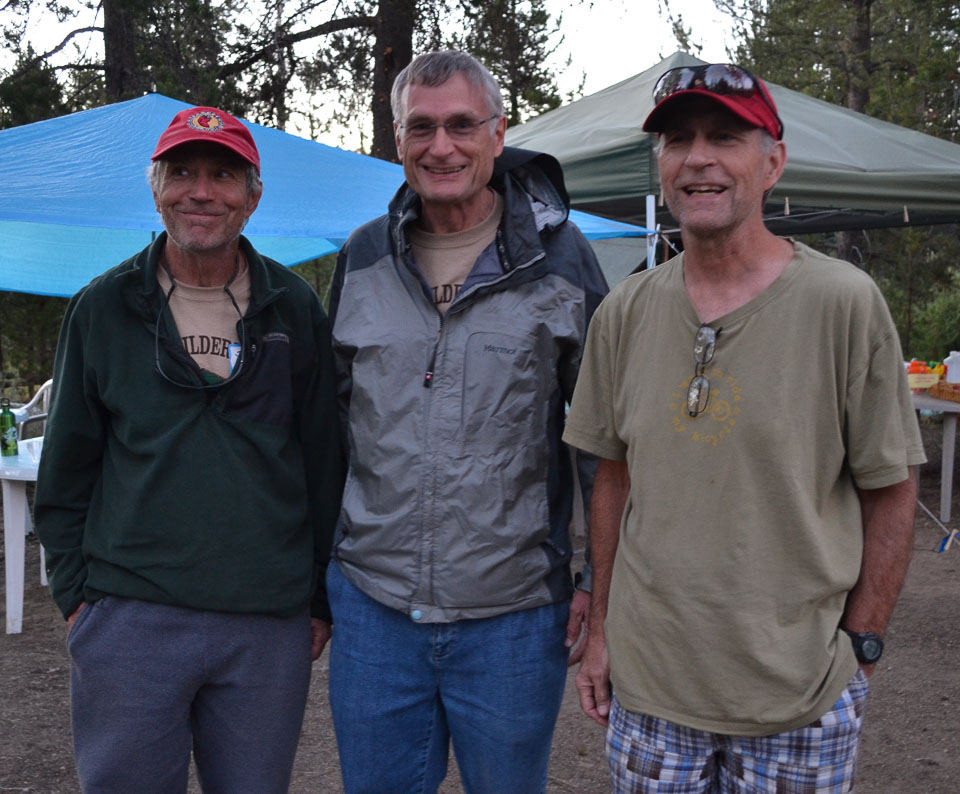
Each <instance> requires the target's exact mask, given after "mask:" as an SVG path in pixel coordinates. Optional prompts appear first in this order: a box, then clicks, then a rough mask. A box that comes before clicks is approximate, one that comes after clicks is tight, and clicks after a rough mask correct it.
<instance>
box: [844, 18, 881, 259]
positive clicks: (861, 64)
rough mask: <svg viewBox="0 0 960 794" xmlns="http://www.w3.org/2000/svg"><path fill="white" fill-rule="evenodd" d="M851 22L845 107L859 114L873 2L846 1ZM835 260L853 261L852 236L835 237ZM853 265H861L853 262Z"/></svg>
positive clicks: (866, 96)
mask: <svg viewBox="0 0 960 794" xmlns="http://www.w3.org/2000/svg"><path fill="white" fill-rule="evenodd" d="M849 4H850V6H851V8H852V9H853V19H852V24H851V28H850V30H849V31H848V32H847V35H846V36H845V37H844V41H843V51H844V54H845V55H846V56H847V68H848V79H849V83H848V85H847V107H848V108H850V109H851V110H855V111H857V112H858V113H863V112H864V111H865V110H866V108H867V103H868V102H869V101H870V71H871V69H872V64H871V62H870V44H871V38H870V37H871V33H872V31H871V24H870V6H871V5H872V4H873V0H850V2H849ZM837 258H839V259H843V260H846V261H847V262H851V261H853V232H850V231H842V232H838V233H837ZM855 264H858V265H859V264H861V263H860V262H857V263H855Z"/></svg>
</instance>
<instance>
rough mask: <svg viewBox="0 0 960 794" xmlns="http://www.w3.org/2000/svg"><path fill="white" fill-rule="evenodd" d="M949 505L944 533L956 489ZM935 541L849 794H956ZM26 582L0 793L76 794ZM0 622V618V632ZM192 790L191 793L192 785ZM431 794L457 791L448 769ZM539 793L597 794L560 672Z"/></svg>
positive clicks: (325, 775)
mask: <svg viewBox="0 0 960 794" xmlns="http://www.w3.org/2000/svg"><path fill="white" fill-rule="evenodd" d="M923 424H924V427H923V430H924V439H925V443H926V448H927V456H928V458H929V459H930V461H931V462H930V463H928V464H927V465H926V466H925V467H924V469H923V471H922V474H921V496H922V500H923V501H924V503H925V504H926V505H928V506H929V507H930V508H931V509H932V510H934V511H935V512H936V511H937V507H938V505H939V482H940V433H941V426H940V424H939V422H938V421H937V420H936V418H932V419H926V418H925V419H924V422H923ZM954 496H955V498H954V504H953V513H954V515H955V517H956V518H955V520H954V521H953V522H952V525H953V526H954V527H956V526H958V525H960V487H958V486H956V485H955V488H954ZM942 537H943V532H942V531H941V530H940V528H939V527H938V526H937V525H936V524H935V523H934V522H933V521H931V520H930V519H929V517H928V516H927V515H926V514H925V513H924V512H923V511H921V510H918V512H917V521H916V539H915V544H914V553H913V558H912V561H911V564H910V572H909V574H908V576H907V582H906V585H905V587H904V590H903V594H902V595H901V598H900V601H899V604H898V606H897V610H896V612H895V614H894V618H893V621H892V623H891V625H890V628H889V631H888V633H887V650H886V653H885V654H884V657H883V659H882V660H881V662H880V665H879V669H878V671H877V673H876V674H875V675H874V676H873V679H872V682H871V687H872V691H871V694H870V700H869V701H868V708H867V715H866V721H865V727H864V732H863V745H862V752H861V757H860V771H859V783H858V786H857V792H858V794H957V792H960V662H958V655H960V629H958V626H960V621H958V613H960V587H958V583H960V573H958V572H960V541H958V542H956V543H955V545H954V546H952V547H951V548H950V549H949V550H948V551H946V552H945V553H942V554H940V553H938V552H937V547H938V546H939V544H940V540H941V538H942ZM27 576H28V581H27V589H26V594H25V599H24V601H25V605H24V619H23V627H24V629H23V633H22V634H20V635H5V634H4V635H0V792H7V791H16V792H40V793H41V794H74V792H77V791H79V787H78V785H77V782H76V776H75V773H74V768H73V758H72V754H71V739H70V723H69V715H68V682H67V678H68V669H69V662H68V658H67V654H66V650H65V647H64V637H65V626H64V623H63V621H62V619H61V618H60V616H59V613H58V612H57V611H56V609H55V608H54V606H53V603H52V601H51V600H50V598H49V594H48V592H47V591H46V589H45V588H43V587H41V585H40V582H39V548H38V545H37V542H36V540H35V538H33V537H32V536H31V537H30V538H28V541H27ZM3 586H4V587H5V582H4V585H3ZM0 606H2V605H0ZM4 623H5V614H4V613H3V611H2V610H0V626H2V625H4ZM326 686H327V665H326V654H324V656H323V657H322V658H321V660H320V661H319V662H317V664H316V665H315V667H314V677H313V684H312V687H311V691H310V700H309V703H308V706H307V715H306V719H305V723H304V729H303V736H302V738H301V742H300V750H299V753H298V755H297V761H296V766H295V769H294V777H293V784H292V787H291V790H292V791H293V792H295V793H296V794H300V793H301V792H304V793H306V792H319V794H328V793H329V794H335V793H336V792H341V791H342V788H341V785H340V778H339V772H338V768H337V760H336V746H335V743H334V739H333V730H332V727H331V723H330V715H329V709H328V706H327V696H326ZM192 791H198V789H197V788H196V786H195V785H193V786H192ZM440 791H441V792H442V794H454V793H455V792H461V791H462V789H461V787H460V785H459V780H458V777H457V772H456V765H455V763H453V762H452V761H451V765H450V774H449V775H448V778H447V780H446V781H445V782H444V784H443V786H442V787H441V789H440ZM547 791H548V792H551V793H552V794H569V792H579V793H580V794H600V793H601V792H606V791H608V787H607V777H606V766H605V761H604V758H603V736H602V731H601V730H600V729H599V728H598V727H597V726H595V725H594V724H593V723H591V722H590V721H589V720H587V718H586V717H584V716H583V715H582V714H581V713H580V711H579V707H578V706H577V704H576V694H575V691H574V689H573V673H572V672H571V674H570V676H569V678H568V682H567V693H566V696H565V699H564V704H563V707H562V710H561V714H560V720H559V723H558V725H557V731H556V736H555V738H554V745H553V756H552V761H551V771H550V780H549V785H548V787H547ZM118 794H127V793H126V792H123V793H120V792H118ZM390 794H392V793H390Z"/></svg>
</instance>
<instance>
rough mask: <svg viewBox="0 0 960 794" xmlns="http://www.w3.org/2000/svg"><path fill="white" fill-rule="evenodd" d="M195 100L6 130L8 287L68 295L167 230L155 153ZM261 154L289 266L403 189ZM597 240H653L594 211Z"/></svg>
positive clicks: (272, 134) (359, 166) (256, 219)
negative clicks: (154, 189) (156, 196)
mask: <svg viewBox="0 0 960 794" xmlns="http://www.w3.org/2000/svg"><path fill="white" fill-rule="evenodd" d="M186 107H189V105H188V104H186V103H184V102H179V101H177V100H175V99H169V98H168V97H165V96H161V95H160V94H148V95H147V96H143V97H140V98H139V99H133V100H130V101H128V102H119V103H117V104H114V105H107V106H105V107H100V108H95V109H93V110H85V111H83V112H80V113H74V114H71V115H69V116H62V117H60V118H56V119H49V120H47V121H40V122H37V123H35V124H27V125H24V126H22V127H14V128H12V129H7V130H0V290H6V291H13V292H32V293H36V294H40V295H62V296H69V295H72V294H74V293H75V292H76V291H77V290H78V289H80V288H81V287H82V286H84V285H85V284H86V283H87V282H89V281H90V279H92V278H93V277H95V276H97V275H99V274H100V273H102V272H103V271H105V270H107V269H108V268H110V267H112V266H113V265H116V264H119V263H120V262H121V261H123V260H124V259H126V258H127V257H129V256H131V255H132V254H134V253H136V252H137V251H139V250H140V249H141V248H143V247H144V246H145V245H147V244H148V243H149V242H150V240H151V239H152V237H153V235H154V234H155V233H157V232H159V231H160V230H161V229H162V228H163V227H162V225H161V222H160V216H159V215H158V214H157V211H156V210H155V209H154V206H153V197H152V195H151V191H150V186H149V184H148V182H147V167H148V166H149V164H150V155H151V154H152V153H153V148H154V146H155V145H156V142H157V139H158V138H159V137H160V134H161V133H162V132H163V130H164V129H165V128H166V127H167V125H168V124H169V123H170V120H171V119H172V118H173V117H174V115H176V113H178V112H179V111H181V110H183V109H184V108H186ZM244 123H246V124H247V126H248V127H249V128H250V131H251V133H252V134H253V137H254V140H255V141H256V143H257V148H258V149H259V150H260V157H261V168H262V176H263V183H264V191H263V199H262V200H261V202H260V206H259V207H258V209H257V211H256V212H255V213H254V214H253V216H252V217H251V219H250V223H249V225H248V226H247V228H246V230H245V234H246V235H247V236H248V237H249V238H250V240H251V242H253V244H254V246H256V248H257V249H258V250H259V251H261V252H262V253H264V254H266V255H267V256H270V257H273V258H274V259H276V260H278V261H280V262H283V263H284V264H286V265H295V264H298V263H299V262H305V261H307V260H310V259H314V258H316V257H318V256H323V255H324V254H328V253H331V252H333V251H336V250H337V249H338V248H339V247H340V245H341V244H342V243H343V241H344V240H345V239H346V238H347V236H348V235H349V234H350V232H351V231H352V230H353V229H355V228H356V227H357V226H359V225H360V224H361V223H364V222H366V221H368V220H370V219H371V218H374V217H376V216H378V215H381V214H383V212H384V211H385V210H386V207H387V203H388V201H389V200H390V198H391V197H392V196H393V194H394V193H395V192H396V190H397V188H398V187H399V186H400V184H401V183H402V182H403V169H402V168H401V167H400V166H399V165H396V164H394V163H388V162H385V161H383V160H377V159H375V158H373V157H367V156H366V155H362V154H356V153H354V152H347V151H343V150H342V149H337V148H334V147H332V146H326V145H324V144H322V143H317V142H316V141H309V140H306V139H304V138H299V137H297V136H295V135H290V134H289V133H285V132H281V131H280V130H275V129H271V128H269V127H262V126H260V125H258V124H250V123H247V122H244ZM571 217H572V219H573V220H574V221H575V222H576V223H577V225H578V226H579V227H580V228H581V229H582V230H583V232H584V234H585V235H586V236H587V238H588V239H595V240H596V239H605V238H611V237H623V236H631V237H633V236H643V235H644V234H645V233H646V232H645V230H644V229H640V228H638V227H636V226H629V225H627V224H623V223H617V222H616V221H608V220H605V219H603V218H596V217H594V216H591V215H585V214H583V213H573V214H572V216H571Z"/></svg>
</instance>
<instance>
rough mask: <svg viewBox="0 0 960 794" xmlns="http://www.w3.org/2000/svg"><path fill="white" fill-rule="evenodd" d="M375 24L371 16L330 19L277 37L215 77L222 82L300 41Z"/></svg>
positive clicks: (229, 64)
mask: <svg viewBox="0 0 960 794" xmlns="http://www.w3.org/2000/svg"><path fill="white" fill-rule="evenodd" d="M375 24H376V18H375V17H372V16H356V17H343V18H342V19H331V20H330V21H328V22H324V23H322V24H320V25H315V26H314V27H312V28H308V29H307V30H301V31H300V32H299V33H289V34H287V35H285V36H279V37H277V39H276V40H274V41H272V42H271V43H270V44H268V45H267V46H265V47H261V48H260V49H258V50H256V51H255V52H253V53H251V54H250V55H247V56H245V57H243V58H241V59H240V60H239V61H234V62H233V63H228V64H227V65H226V66H224V67H223V68H222V69H220V71H219V72H217V77H218V79H220V80H223V79H224V78H225V77H231V76H233V75H235V74H240V73H241V72H242V71H244V69H246V68H248V67H249V66H252V65H253V64H255V63H256V62H257V61H259V60H261V59H262V58H263V57H264V56H266V55H269V54H270V53H271V52H273V51H274V50H277V49H280V48H283V47H289V46H290V45H292V44H296V43H297V42H300V41H306V40H307V39H312V38H315V37H317V36H325V35H326V34H327V33H336V32H337V31H338V30H348V29H350V28H373V27H374V25H375Z"/></svg>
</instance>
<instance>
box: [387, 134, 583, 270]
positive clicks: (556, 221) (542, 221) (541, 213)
mask: <svg viewBox="0 0 960 794" xmlns="http://www.w3.org/2000/svg"><path fill="white" fill-rule="evenodd" d="M489 185H490V187H492V188H493V189H494V190H496V191H497V192H498V193H500V194H501V195H502V196H503V214H504V221H505V222H504V223H502V224H501V229H502V233H503V247H504V250H503V251H502V253H503V254H504V262H503V267H504V270H506V271H509V270H512V269H513V268H515V267H516V266H517V265H519V264H522V263H524V262H528V261H530V260H532V259H535V258H537V257H539V256H541V255H542V253H543V246H542V244H541V242H540V237H539V235H540V234H541V233H542V232H543V231H545V230H551V229H556V228H557V227H559V226H560V225H562V224H563V223H564V221H566V220H567V217H568V216H569V215H570V196H569V195H568V194H567V188H566V186H565V185H564V182H563V170H562V168H561V167H560V163H559V162H558V161H557V159H556V158H554V157H552V156H551V155H549V154H544V153H542V152H534V151H530V150H528V149H516V148H513V147H510V146H505V147H504V149H503V152H502V153H501V155H500V156H499V157H498V158H496V160H494V162H493V175H492V176H491V177H490V182H489ZM418 217H420V196H418V195H417V194H416V193H415V192H414V191H413V189H412V188H411V187H410V186H409V185H408V184H407V183H406V182H404V183H403V184H402V185H401V186H400V189H399V190H397V192H396V194H394V197H393V199H392V200H391V201H390V210H389V218H390V238H391V240H392V241H393V245H394V253H396V254H397V255H398V256H399V255H401V254H403V253H404V252H405V251H406V250H407V248H408V245H409V244H408V242H407V236H406V227H407V226H408V225H409V224H410V223H412V222H413V221H415V220H416V219H417V218H418ZM531 217H532V220H533V222H532V223H531V222H530V218H531Z"/></svg>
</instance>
